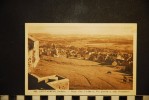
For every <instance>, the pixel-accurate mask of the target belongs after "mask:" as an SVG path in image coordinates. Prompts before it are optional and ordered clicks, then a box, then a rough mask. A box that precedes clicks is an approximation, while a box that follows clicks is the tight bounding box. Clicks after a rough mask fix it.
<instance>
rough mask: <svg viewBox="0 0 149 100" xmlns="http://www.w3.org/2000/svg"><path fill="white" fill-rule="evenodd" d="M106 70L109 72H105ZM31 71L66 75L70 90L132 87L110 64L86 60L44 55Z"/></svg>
mask: <svg viewBox="0 0 149 100" xmlns="http://www.w3.org/2000/svg"><path fill="white" fill-rule="evenodd" d="M108 71H109V72H111V73H107V72H108ZM32 73H34V74H36V75H38V76H40V77H43V76H48V75H54V74H57V75H60V76H63V77H66V78H68V79H69V81H70V90H81V89H83V90H85V89H90V90H96V89H101V90H107V89H108V90H115V89H116V90H128V89H132V82H126V83H124V82H123V81H122V79H123V75H124V73H120V72H119V71H118V70H117V69H115V68H113V67H112V66H109V65H100V64H99V63H97V62H93V61H88V60H81V59H70V58H56V57H44V59H41V60H40V61H39V63H38V65H37V67H36V68H35V69H33V70H32Z"/></svg>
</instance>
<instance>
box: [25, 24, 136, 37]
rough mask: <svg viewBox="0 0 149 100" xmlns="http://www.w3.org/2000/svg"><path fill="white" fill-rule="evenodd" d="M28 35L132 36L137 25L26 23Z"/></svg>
mask: <svg viewBox="0 0 149 100" xmlns="http://www.w3.org/2000/svg"><path fill="white" fill-rule="evenodd" d="M25 29H26V32H27V33H49V34H67V35H69V34H70V35H71V34H76V35H77V34H78V35H89V34H92V35H132V36H133V34H136V33H137V24H136V23H121V24H120V23H115V24H112V23H109V24H108V23H100V24H99V23H26V24H25Z"/></svg>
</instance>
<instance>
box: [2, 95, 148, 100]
mask: <svg viewBox="0 0 149 100" xmlns="http://www.w3.org/2000/svg"><path fill="white" fill-rule="evenodd" d="M0 100H149V95H148V96H46V95H45V96H25V95H15V96H14V95H0Z"/></svg>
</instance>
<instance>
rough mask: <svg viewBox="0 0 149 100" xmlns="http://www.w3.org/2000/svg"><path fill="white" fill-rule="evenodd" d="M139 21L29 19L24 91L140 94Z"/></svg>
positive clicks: (32, 92)
mask: <svg viewBox="0 0 149 100" xmlns="http://www.w3.org/2000/svg"><path fill="white" fill-rule="evenodd" d="M136 43H137V24H136V23H25V93H26V95H27V94H36V93H38V94H40V95H42V94H49V93H51V94H66V93H68V94H71V95H73V94H79V95H81V94H82V95H86V94H95V95H98V94H102V95H103V94H104V92H108V93H106V94H110V95H114V94H115V93H119V94H121V95H126V94H127V95H135V94H136V67H137V65H136V63H137V61H136V58H137V56H136V54H137V51H136V48H137V44H136Z"/></svg>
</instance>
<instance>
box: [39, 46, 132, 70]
mask: <svg viewBox="0 0 149 100" xmlns="http://www.w3.org/2000/svg"><path fill="white" fill-rule="evenodd" d="M39 55H40V57H41V58H42V56H43V55H46V56H51V57H66V58H74V59H84V60H90V61H95V62H98V63H100V64H105V65H112V66H124V67H125V70H124V71H128V72H131V73H132V71H133V70H132V69H133V53H129V52H126V51H120V50H113V49H107V48H96V47H84V48H83V47H82V48H78V47H74V46H70V45H69V46H68V45H66V46H65V45H57V44H53V43H51V45H48V46H41V47H40V48H39Z"/></svg>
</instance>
